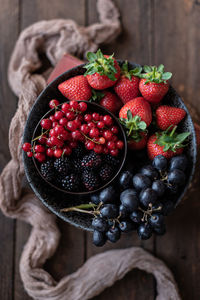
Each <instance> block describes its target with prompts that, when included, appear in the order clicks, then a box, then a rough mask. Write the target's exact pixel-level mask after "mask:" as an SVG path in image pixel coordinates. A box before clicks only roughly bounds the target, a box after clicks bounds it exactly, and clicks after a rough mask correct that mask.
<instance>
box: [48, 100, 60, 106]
mask: <svg viewBox="0 0 200 300" xmlns="http://www.w3.org/2000/svg"><path fill="white" fill-rule="evenodd" d="M59 104H60V102H59V101H58V100H56V99H53V100H51V101H50V102H49V107H50V108H56V107H57V106H58V105H59Z"/></svg>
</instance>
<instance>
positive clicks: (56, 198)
mask: <svg viewBox="0 0 200 300" xmlns="http://www.w3.org/2000/svg"><path fill="white" fill-rule="evenodd" d="M118 62H119V64H120V65H122V64H123V62H124V61H118ZM83 66H84V65H80V66H78V67H75V68H73V69H71V70H68V71H67V72H65V73H63V74H62V75H60V76H59V77H57V78H56V79H55V80H54V81H53V82H51V83H50V84H49V85H48V86H47V87H46V89H45V90H44V91H43V92H42V93H41V94H40V95H39V97H38V98H37V100H36V102H35V104H34V105H33V107H32V109H31V112H30V114H29V116H28V120H27V123H26V127H25V131H24V136H23V142H27V141H31V139H32V136H33V132H34V130H35V128H36V126H37V124H38V122H39V120H40V119H41V118H42V117H43V115H44V114H45V113H46V112H47V111H48V110H49V106H48V103H49V101H50V100H51V99H56V98H57V99H59V101H60V102H66V98H65V97H64V96H62V95H61V93H60V92H59V90H58V89H57V87H58V85H59V84H60V83H61V82H63V81H64V80H67V79H69V78H70V77H73V76H76V75H80V74H84V72H85V69H84V68H83ZM129 66H130V67H131V68H135V67H136V66H138V65H137V64H134V63H129ZM163 103H167V104H169V105H171V106H175V107H181V108H183V109H184V110H185V111H186V112H187V116H186V118H185V119H184V121H182V122H181V127H180V129H181V131H189V132H190V133H191V135H190V136H189V143H188V147H187V148H186V154H187V156H188V157H189V160H190V164H189V167H188V169H187V174H186V175H187V180H186V184H185V186H184V188H183V189H182V190H181V191H180V193H179V194H178V195H177V199H176V205H177V204H178V203H179V202H180V201H181V199H182V198H183V196H184V194H185V192H186V190H187V188H188V186H189V184H190V182H191V180H192V177H193V174H194V169H195V163H196V136H195V130H194V125H193V122H192V119H191V116H190V113H189V111H188V109H187V107H186V106H185V104H184V103H183V101H182V100H181V98H180V97H179V95H178V94H177V93H176V91H175V90H174V89H173V88H172V87H170V89H169V91H168V93H167V95H166V96H165V97H164V100H163ZM23 160H24V167H25V173H26V176H27V179H28V182H29V183H30V185H31V187H32V189H33V191H34V192H35V194H36V196H37V197H38V198H39V199H40V200H41V201H42V203H43V204H44V205H45V206H47V207H48V208H49V209H50V210H51V211H52V212H53V213H55V214H56V215H57V216H59V217H60V218H62V219H63V220H65V221H66V222H69V223H71V224H73V225H75V226H77V227H80V228H82V229H86V230H92V228H91V217H90V216H89V215H86V214H84V215H83V214H80V213H75V212H73V213H63V212H60V209H62V208H64V207H71V206H74V205H79V204H81V203H84V202H89V201H90V199H89V195H68V194H66V193H64V192H62V191H59V190H58V189H55V188H54V187H52V186H50V185H49V184H48V183H47V182H46V181H45V180H43V179H42V178H41V176H38V171H37V169H36V168H35V165H34V162H33V160H32V159H30V158H28V157H27V156H26V154H25V153H23ZM144 163H145V161H144Z"/></svg>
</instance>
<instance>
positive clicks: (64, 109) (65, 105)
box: [62, 102, 70, 113]
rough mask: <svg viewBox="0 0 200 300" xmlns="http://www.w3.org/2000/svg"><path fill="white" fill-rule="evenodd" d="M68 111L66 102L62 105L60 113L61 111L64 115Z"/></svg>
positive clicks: (68, 106) (68, 107)
mask: <svg viewBox="0 0 200 300" xmlns="http://www.w3.org/2000/svg"><path fill="white" fill-rule="evenodd" d="M69 109H70V105H69V103H67V102H65V103H63V105H62V111H63V112H64V113H66V112H68V111H69Z"/></svg>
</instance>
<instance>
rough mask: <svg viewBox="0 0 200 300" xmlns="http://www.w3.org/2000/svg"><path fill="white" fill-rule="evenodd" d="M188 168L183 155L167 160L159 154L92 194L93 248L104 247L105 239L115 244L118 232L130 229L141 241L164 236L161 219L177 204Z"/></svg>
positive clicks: (163, 226) (122, 173) (123, 172)
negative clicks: (136, 170)
mask: <svg viewBox="0 0 200 300" xmlns="http://www.w3.org/2000/svg"><path fill="white" fill-rule="evenodd" d="M187 165H188V159H187V157H186V156H185V155H179V156H175V157H173V158H171V160H169V161H167V159H166V158H165V157H164V156H162V155H159V156H156V157H155V158H154V160H153V161H152V164H149V165H146V166H143V167H142V168H141V169H140V170H139V172H138V173H136V174H134V173H133V172H132V171H129V170H124V171H122V172H121V174H120V176H119V179H118V182H117V183H116V185H113V186H109V187H107V188H106V189H104V190H102V191H101V192H100V193H99V194H93V195H92V196H91V202H92V203H93V204H95V205H96V209H95V210H94V218H93V221H92V227H93V229H94V233H93V243H94V244H95V245H96V246H103V245H104V244H105V242H106V241H107V240H109V241H110V242H113V243H114V242H116V241H117V240H119V239H120V235H121V232H130V231H132V230H137V233H138V236H139V237H140V238H141V239H144V240H146V239H149V238H150V237H151V236H152V234H153V233H156V234H158V235H162V234H164V233H165V231H166V229H165V223H164V216H166V215H168V214H169V213H170V212H171V211H172V210H173V208H174V206H175V204H176V200H177V193H178V192H179V189H180V187H181V186H182V185H184V183H185V171H186V169H187ZM119 191H120V192H119Z"/></svg>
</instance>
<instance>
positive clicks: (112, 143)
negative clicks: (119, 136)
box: [107, 141, 116, 150]
mask: <svg viewBox="0 0 200 300" xmlns="http://www.w3.org/2000/svg"><path fill="white" fill-rule="evenodd" d="M107 147H108V149H110V150H113V149H115V148H116V145H115V143H114V142H112V141H109V142H108V143H107Z"/></svg>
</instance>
